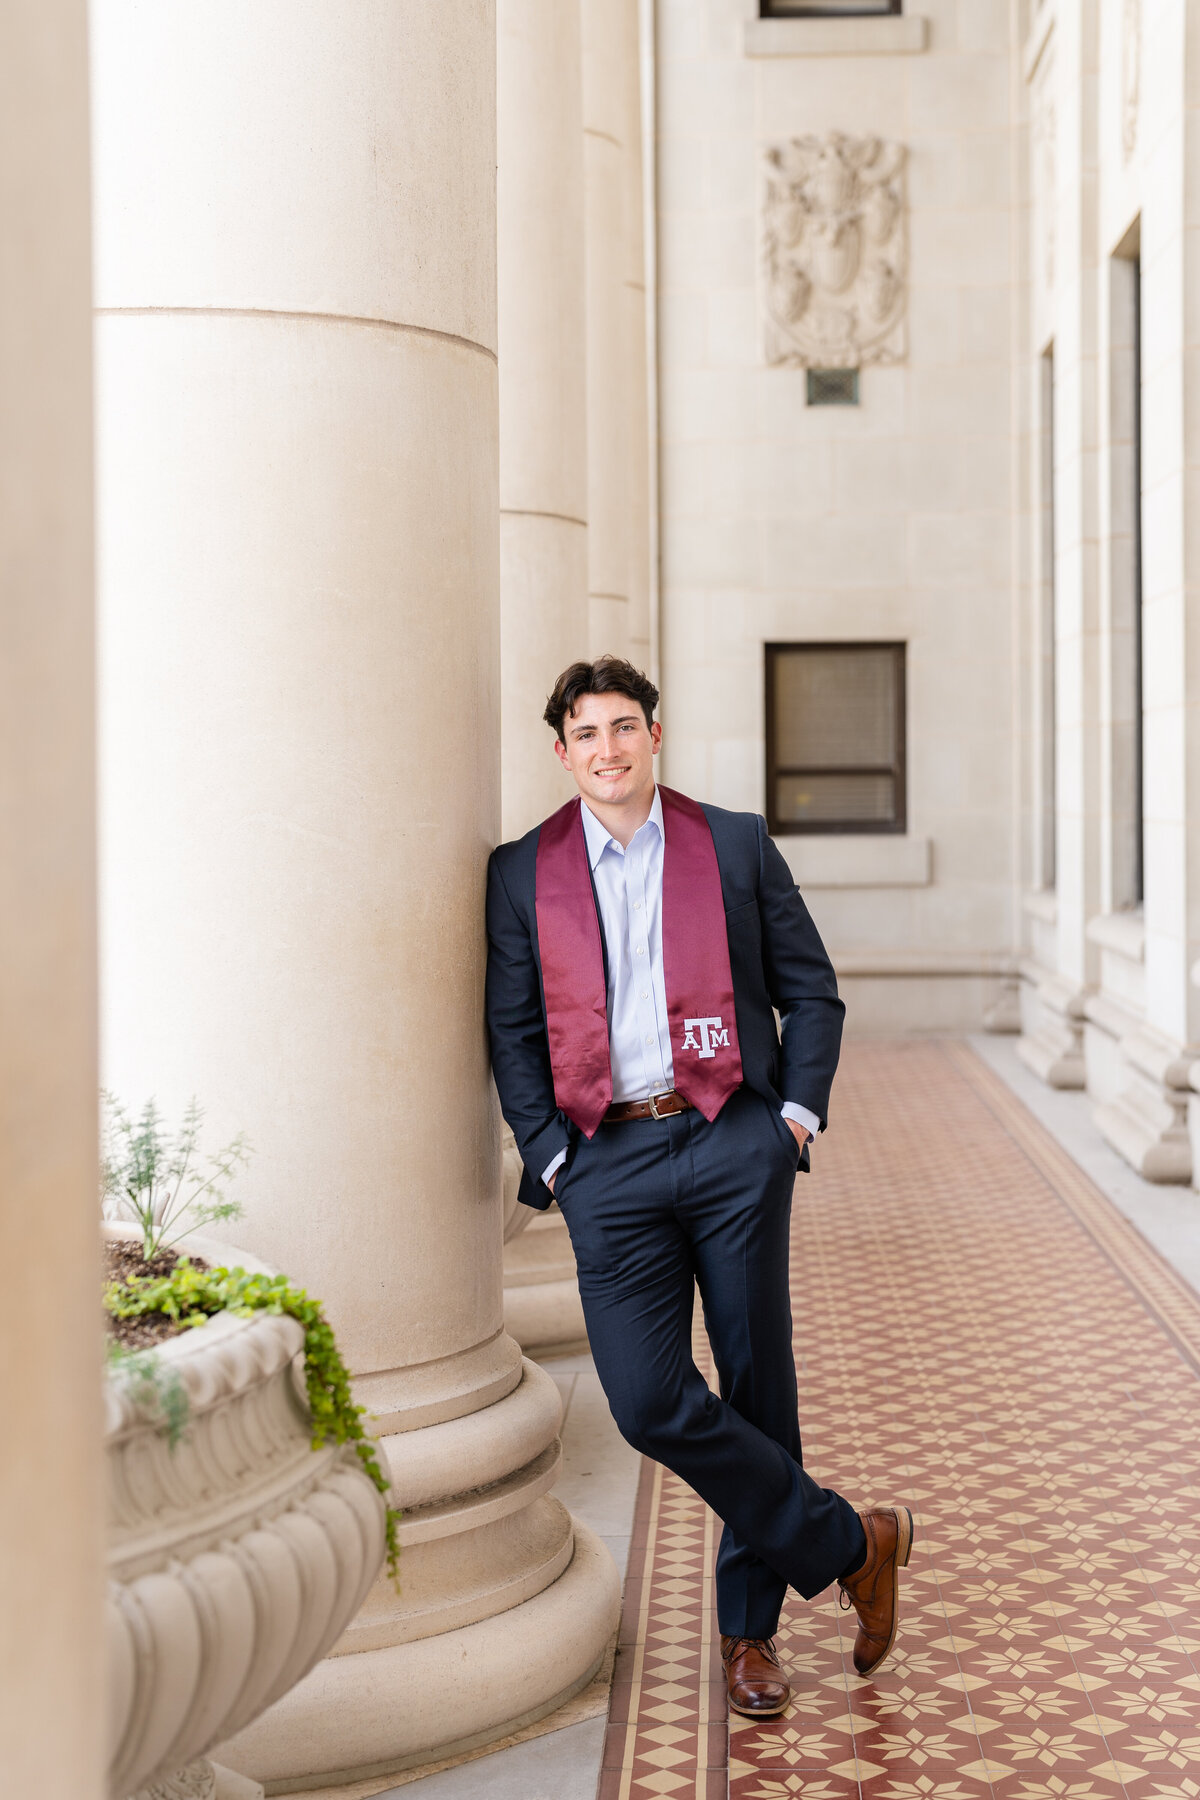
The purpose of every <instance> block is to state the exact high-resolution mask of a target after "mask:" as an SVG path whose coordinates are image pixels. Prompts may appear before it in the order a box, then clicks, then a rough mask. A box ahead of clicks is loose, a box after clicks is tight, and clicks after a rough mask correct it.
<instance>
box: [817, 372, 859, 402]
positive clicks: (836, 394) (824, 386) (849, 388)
mask: <svg viewBox="0 0 1200 1800" xmlns="http://www.w3.org/2000/svg"><path fill="white" fill-rule="evenodd" d="M804 378H805V380H804V399H805V404H806V405H808V406H857V405H858V370H857V369H806V370H805V372H804Z"/></svg>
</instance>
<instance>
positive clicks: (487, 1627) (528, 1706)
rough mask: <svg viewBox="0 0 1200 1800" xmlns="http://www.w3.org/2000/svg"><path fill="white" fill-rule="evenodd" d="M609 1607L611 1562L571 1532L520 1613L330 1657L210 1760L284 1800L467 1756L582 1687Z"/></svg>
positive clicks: (598, 1652)
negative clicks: (549, 1576)
mask: <svg viewBox="0 0 1200 1800" xmlns="http://www.w3.org/2000/svg"><path fill="white" fill-rule="evenodd" d="M619 1609H620V1579H619V1577H618V1575H617V1571H616V1567H615V1565H614V1563H613V1560H612V1558H611V1556H610V1555H609V1554H608V1551H607V1550H606V1549H605V1547H604V1545H603V1544H602V1543H601V1542H600V1540H599V1538H598V1537H596V1536H595V1534H594V1533H593V1532H591V1531H590V1530H589V1529H588V1528H587V1527H586V1526H584V1525H580V1524H578V1523H576V1524H575V1526H574V1531H573V1543H572V1553H571V1557H570V1560H569V1562H568V1563H567V1565H566V1567H565V1568H564V1569H563V1571H562V1573H561V1574H560V1575H559V1577H558V1579H557V1580H556V1581H553V1582H552V1583H551V1584H550V1585H549V1586H548V1587H546V1588H543V1590H542V1591H541V1593H539V1594H537V1595H535V1596H534V1597H533V1598H532V1599H530V1600H528V1601H526V1602H525V1603H524V1604H523V1605H520V1606H517V1607H513V1608H510V1609H508V1610H507V1611H504V1612H501V1613H498V1614H496V1615H495V1616H494V1617H492V1618H489V1619H482V1620H480V1621H478V1623H476V1624H474V1625H469V1626H465V1627H463V1628H462V1629H460V1630H456V1631H448V1632H442V1633H439V1634H438V1635H437V1636H436V1637H424V1638H417V1639H414V1640H413V1641H411V1642H409V1643H403V1644H391V1645H387V1646H384V1647H380V1648H377V1649H372V1650H363V1651H359V1652H358V1653H356V1654H352V1655H343V1656H333V1657H329V1658H327V1659H326V1661H325V1662H323V1663H321V1664H320V1665H319V1666H318V1667H317V1668H316V1669H314V1670H313V1672H312V1674H311V1675H310V1676H309V1677H308V1678H307V1680H305V1681H303V1682H301V1683H300V1685H299V1687H297V1688H295V1689H293V1691H292V1692H291V1693H290V1694H289V1695H288V1696H287V1697H286V1699H285V1700H283V1701H282V1702H281V1703H280V1704H279V1705H278V1706H276V1707H273V1708H272V1710H271V1712H270V1713H268V1714H266V1715H265V1716H264V1717H263V1718H262V1719H260V1720H259V1721H258V1723H257V1725H255V1726H252V1727H251V1728H250V1730H249V1731H245V1732H243V1733H241V1735H240V1736H239V1737H237V1738H236V1739H234V1740H233V1741H232V1742H231V1743H229V1744H226V1745H225V1746H224V1747H223V1748H222V1750H221V1756H222V1757H223V1758H224V1759H225V1760H226V1761H227V1762H229V1763H230V1764H232V1766H233V1767H234V1768H237V1769H241V1770H245V1771H246V1772H248V1773H253V1774H254V1775H255V1776H256V1777H257V1779H258V1780H260V1781H261V1782H262V1783H263V1785H264V1787H265V1789H266V1791H267V1793H268V1794H291V1793H302V1792H304V1791H305V1790H306V1789H309V1788H316V1787H331V1786H335V1785H337V1784H339V1783H342V1782H346V1783H349V1782H352V1781H363V1780H367V1779H370V1778H371V1777H373V1776H382V1775H391V1774H395V1773H398V1772H399V1771H400V1770H402V1769H408V1768H413V1767H415V1766H417V1765H418V1764H420V1763H424V1762H431V1761H433V1760H435V1759H437V1758H440V1757H445V1756H454V1755H459V1754H464V1753H466V1752H467V1751H469V1750H474V1749H478V1748H479V1747H480V1746H481V1745H484V1744H487V1743H491V1742H494V1741H495V1740H496V1739H497V1738H501V1737H506V1736H508V1734H509V1733H510V1732H513V1731H517V1730H520V1729H521V1728H522V1727H524V1726H526V1725H529V1724H532V1723H533V1722H534V1721H535V1720H537V1719H539V1718H543V1717H544V1716H545V1715H546V1714H547V1713H550V1712H553V1711H554V1710H555V1708H556V1707H558V1706H561V1705H563V1704H564V1702H566V1701H567V1700H569V1699H571V1698H572V1696H573V1695H575V1694H577V1693H579V1692H580V1691H581V1689H583V1688H584V1687H586V1686H587V1684H588V1682H589V1681H590V1680H591V1679H592V1677H593V1676H594V1675H595V1673H596V1671H597V1670H598V1669H599V1667H600V1665H601V1663H602V1662H603V1660H604V1656H605V1653H606V1651H607V1648H608V1645H609V1642H610V1640H611V1637H612V1634H613V1632H614V1631H615V1630H616V1626H617V1619H618V1616H619Z"/></svg>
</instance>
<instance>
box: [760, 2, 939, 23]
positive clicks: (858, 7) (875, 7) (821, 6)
mask: <svg viewBox="0 0 1200 1800" xmlns="http://www.w3.org/2000/svg"><path fill="white" fill-rule="evenodd" d="M902 5H903V0H865V3H864V0H844V4H842V5H840V6H839V5H838V0H813V4H811V5H809V4H808V0H758V16H759V18H760V19H888V18H895V17H897V16H898V15H899V14H900V12H901V10H902Z"/></svg>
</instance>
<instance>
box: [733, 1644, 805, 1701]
mask: <svg viewBox="0 0 1200 1800" xmlns="http://www.w3.org/2000/svg"><path fill="white" fill-rule="evenodd" d="M721 1661H722V1662H723V1663H724V1665H725V1681H726V1684H727V1686H728V1688H729V1704H730V1706H731V1707H732V1708H733V1711H734V1712H736V1713H742V1714H743V1715H744V1716H745V1717H746V1718H747V1719H771V1718H774V1716H775V1714H776V1713H781V1712H782V1711H783V1709H784V1707H785V1706H786V1705H787V1703H788V1701H789V1700H790V1699H791V1697H792V1690H791V1688H790V1687H789V1686H788V1684H787V1682H786V1681H785V1680H784V1678H783V1671H782V1670H781V1669H780V1667H779V1658H778V1657H777V1656H776V1654H775V1645H774V1643H773V1642H772V1641H771V1639H770V1638H744V1637H723V1638H722V1639H721Z"/></svg>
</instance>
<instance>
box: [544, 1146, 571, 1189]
mask: <svg viewBox="0 0 1200 1800" xmlns="http://www.w3.org/2000/svg"><path fill="white" fill-rule="evenodd" d="M566 1160H567V1153H566V1151H565V1150H560V1151H559V1153H558V1155H557V1156H556V1157H555V1158H554V1161H553V1162H548V1163H547V1164H546V1166H545V1168H544V1169H543V1170H542V1182H543V1184H544V1186H546V1187H550V1183H551V1182H552V1181H553V1180H554V1177H555V1176H556V1175H557V1174H558V1171H559V1170H560V1169H561V1168H562V1166H563V1164H564V1163H565V1162H566ZM550 1191H551V1193H553V1192H554V1189H553V1188H550Z"/></svg>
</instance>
